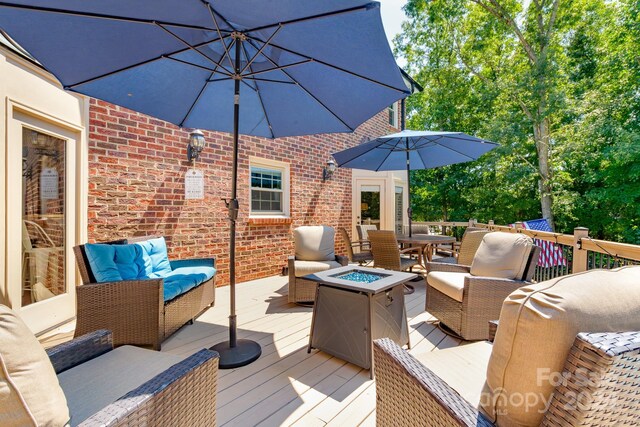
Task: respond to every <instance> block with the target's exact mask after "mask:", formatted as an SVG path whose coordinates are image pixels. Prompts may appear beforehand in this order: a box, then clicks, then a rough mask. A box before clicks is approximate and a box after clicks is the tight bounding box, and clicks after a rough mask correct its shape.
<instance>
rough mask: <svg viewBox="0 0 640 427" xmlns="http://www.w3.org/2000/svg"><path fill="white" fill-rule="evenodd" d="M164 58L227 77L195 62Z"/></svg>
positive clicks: (214, 69)
mask: <svg viewBox="0 0 640 427" xmlns="http://www.w3.org/2000/svg"><path fill="white" fill-rule="evenodd" d="M164 58H166V59H170V60H171V61H175V62H179V63H181V64H184V65H190V66H192V67H195V68H200V69H201V70H206V71H209V72H211V73H212V74H215V73H220V74H223V75H227V74H226V73H223V72H220V71H217V70H216V68H210V67H205V66H204V65H200V64H194V63H193V62H189V61H184V60H182V59H178V58H172V57H170V56H165V57H164ZM227 78H231V76H227Z"/></svg>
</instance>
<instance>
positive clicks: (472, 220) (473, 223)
mask: <svg viewBox="0 0 640 427" xmlns="http://www.w3.org/2000/svg"><path fill="white" fill-rule="evenodd" d="M476 222H478V220H477V219H475V218H471V219H469V227H475V225H476Z"/></svg>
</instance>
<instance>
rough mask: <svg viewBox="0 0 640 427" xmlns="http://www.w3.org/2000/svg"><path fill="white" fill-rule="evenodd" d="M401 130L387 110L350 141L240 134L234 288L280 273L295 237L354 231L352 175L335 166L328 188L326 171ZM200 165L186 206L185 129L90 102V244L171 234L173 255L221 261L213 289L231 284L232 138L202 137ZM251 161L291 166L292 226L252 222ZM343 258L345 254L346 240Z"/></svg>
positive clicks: (344, 138)
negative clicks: (336, 160) (316, 231)
mask: <svg viewBox="0 0 640 427" xmlns="http://www.w3.org/2000/svg"><path fill="white" fill-rule="evenodd" d="M390 131H395V129H393V128H390V127H389V125H388V113H387V111H386V110H385V111H383V112H381V113H380V114H378V115H377V116H375V117H374V118H372V119H371V120H369V121H368V122H366V123H364V124H363V125H362V126H360V127H359V128H358V129H357V131H356V132H355V133H353V134H331V135H314V136H304V137H292V138H280V139H276V140H269V139H264V138H257V137H249V136H243V135H241V137H240V153H239V154H240V155H239V159H240V160H239V167H238V182H239V185H238V199H239V201H240V217H239V221H238V223H237V252H236V254H237V255H236V257H237V258H236V259H237V269H236V272H237V273H236V274H237V281H238V282H243V281H247V280H252V279H256V278H260V277H266V276H272V275H275V274H278V273H280V271H281V269H282V267H283V266H284V265H285V264H286V259H287V256H289V255H291V254H292V253H293V239H292V237H291V230H292V229H293V228H295V227H298V226H300V225H307V224H308V225H315V224H326V225H330V226H333V227H346V228H347V229H348V230H351V200H352V195H351V171H350V170H348V169H338V170H337V171H336V172H335V173H334V175H333V177H332V178H331V179H330V180H328V181H326V182H323V181H322V168H323V167H324V165H325V164H326V162H327V160H328V159H329V158H330V153H332V152H336V151H339V150H342V149H345V148H348V147H351V146H354V145H357V144H358V143H360V142H361V141H362V140H363V138H364V137H365V136H367V137H376V136H380V135H384V134H387V133H389V132H390ZM205 138H206V141H207V144H206V147H205V149H204V151H203V152H202V155H201V157H200V159H199V160H198V162H197V168H198V169H201V170H203V172H204V178H205V198H204V200H185V198H184V175H185V172H186V171H187V170H188V169H190V168H191V167H192V165H191V163H189V162H187V159H186V147H187V142H188V132H185V131H183V130H180V129H179V128H178V127H176V126H173V125H171V124H168V123H166V122H163V121H160V120H157V119H154V118H151V117H148V116H144V115H142V114H139V113H136V112H133V111H131V110H127V109H124V108H121V107H118V106H115V105H112V104H109V103H106V102H103V101H98V100H92V101H91V109H90V137H89V212H88V215H89V230H88V232H89V240H90V241H92V242H96V241H97V242H99V241H106V240H113V239H116V238H121V237H127V236H132V235H164V236H165V237H166V238H167V242H168V247H169V257H170V258H186V257H201V256H215V257H216V263H217V268H218V276H217V278H216V282H217V283H218V285H225V284H227V283H228V278H229V257H228V253H229V237H228V236H229V226H228V221H227V210H226V207H225V205H224V202H223V201H222V200H221V199H223V198H229V197H230V193H231V162H232V158H231V155H232V137H231V135H229V134H226V133H219V132H205ZM249 156H255V157H260V158H265V159H271V160H278V161H283V162H287V163H289V164H290V169H291V197H290V202H291V219H290V220H289V221H286V222H284V221H273V220H250V219H249V205H248V201H249V185H248V183H249ZM336 249H337V252H338V253H342V254H344V253H345V251H344V247H343V245H342V242H341V240H340V238H339V237H337V239H336Z"/></svg>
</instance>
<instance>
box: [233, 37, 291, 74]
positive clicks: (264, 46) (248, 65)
mask: <svg viewBox="0 0 640 427" xmlns="http://www.w3.org/2000/svg"><path fill="white" fill-rule="evenodd" d="M281 29H282V25H280V26H279V27H278V28H277V29H276V30H275V31H274V32H273V34H271V35H270V36H269V38H268V39H267V41H266V42H264V44H263V45H262V47H261V48H260V49H259V50H258V51H257V52H256V54H255V55H253V58H251V60H249V56H248V55H247V51H246V50H245V56H246V58H247V60H248V62H247V65H245V66H244V68H243V69H242V71H240V74H244V72H245V71H246V70H247V69H248V68H249V67H250V66H251V64H253V61H255V60H256V58H257V57H258V55H260V54H261V53H262V51H263V50H264V49H265V48H266V47H267V46H269V43H271V40H273V38H274V37H275V36H276V34H278V33H279V32H280V30H281ZM249 71H251V70H249Z"/></svg>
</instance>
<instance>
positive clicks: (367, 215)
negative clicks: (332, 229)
mask: <svg viewBox="0 0 640 427" xmlns="http://www.w3.org/2000/svg"><path fill="white" fill-rule="evenodd" d="M385 187H386V181H385V180H384V179H356V181H355V189H354V190H355V198H354V199H355V200H354V201H355V203H354V204H353V223H354V230H353V232H354V233H355V234H354V236H357V235H358V234H357V232H356V231H355V225H360V224H374V225H376V226H377V227H378V229H382V230H384V229H385V225H386V212H385V211H386V209H385V208H384V207H385V206H386V194H385V193H386V192H385Z"/></svg>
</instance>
